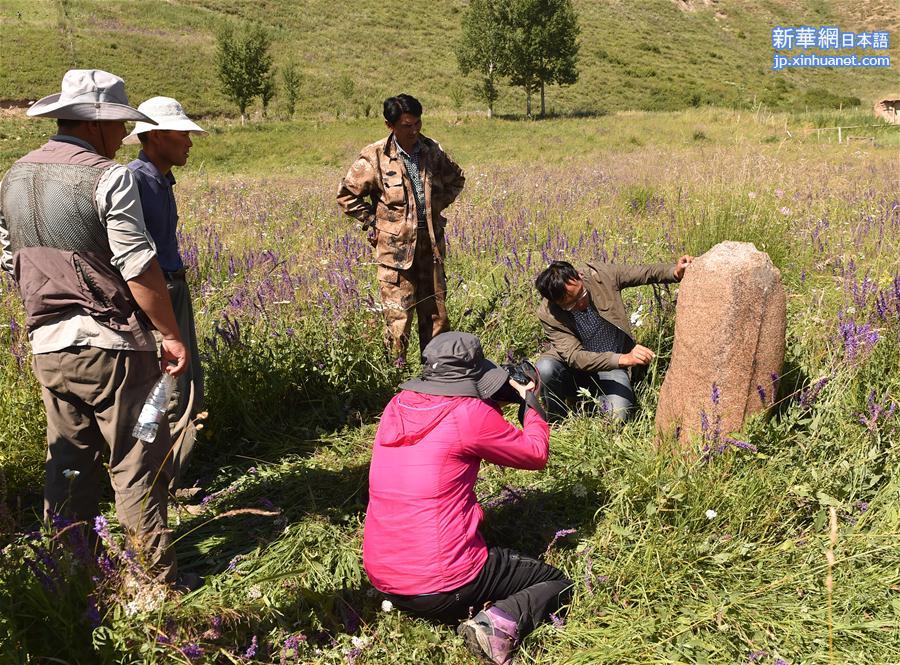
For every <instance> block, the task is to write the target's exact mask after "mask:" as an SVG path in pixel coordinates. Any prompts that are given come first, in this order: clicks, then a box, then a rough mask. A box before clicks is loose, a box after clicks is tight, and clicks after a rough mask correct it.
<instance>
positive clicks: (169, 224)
mask: <svg viewBox="0 0 900 665" xmlns="http://www.w3.org/2000/svg"><path fill="white" fill-rule="evenodd" d="M128 168H129V169H130V170H131V172H132V173H134V179H135V181H137V186H138V190H139V191H140V193H141V207H142V208H143V210H144V223H145V224H146V225H147V230H148V231H150V235H151V236H153V242H155V243H156V253H157V256H158V257H159V265H160V266H161V267H162V269H163V270H164V271H166V272H175V271H177V270H181V269H182V268H184V262H183V261H182V260H181V253H180V252H179V251H178V235H177V232H178V207H177V206H176V204H175V194H174V192H173V191H172V188H173V187H174V186H175V176H174V175H173V174H172V171H169V172H168V173H167V174H166V175H163V174H162V173H160V172H159V169H158V168H156V165H155V164H154V163H153V162H151V161H150V158H149V157H147V155H145V154H144V151H143V150H141V152H140V153H138V157H137V159H135V160H134V161H133V162H131V163H130V164H129V165H128Z"/></svg>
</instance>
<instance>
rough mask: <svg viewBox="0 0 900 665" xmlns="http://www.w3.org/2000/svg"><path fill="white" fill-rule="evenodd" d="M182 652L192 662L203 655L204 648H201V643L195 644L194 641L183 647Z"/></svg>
mask: <svg viewBox="0 0 900 665" xmlns="http://www.w3.org/2000/svg"><path fill="white" fill-rule="evenodd" d="M181 653H182V654H184V657H185V658H187V659H188V660H189V661H191V662H192V663H193V662H194V661H195V660H200V658H202V657H203V649H201V648H200V645H199V644H195V643H194V642H189V643H188V644H185V645H184V646H183V647H181Z"/></svg>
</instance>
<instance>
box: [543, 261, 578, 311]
mask: <svg viewBox="0 0 900 665" xmlns="http://www.w3.org/2000/svg"><path fill="white" fill-rule="evenodd" d="M575 279H580V275H579V274H578V271H577V270H575V266H573V265H572V264H571V263H569V262H568V261H553V262H552V263H551V264H550V265H549V266H547V269H546V270H544V271H543V272H542V273H541V274H540V275H538V276H537V278H536V279H535V280H534V287H535V288H536V289H537V290H538V293H540V294H541V295H542V296H543V297H544V298H546V299H547V300H549V301H550V302H556V301H557V300H559V299H560V298H562V297H563V296H564V295H566V282H571V281H572V280H575Z"/></svg>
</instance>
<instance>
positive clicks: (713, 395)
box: [709, 382, 720, 406]
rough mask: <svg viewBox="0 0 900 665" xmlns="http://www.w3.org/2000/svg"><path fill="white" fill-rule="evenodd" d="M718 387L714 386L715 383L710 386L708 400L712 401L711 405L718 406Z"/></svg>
mask: <svg viewBox="0 0 900 665" xmlns="http://www.w3.org/2000/svg"><path fill="white" fill-rule="evenodd" d="M719 397H720V395H719V386H718V385H716V383H715V382H713V384H712V390H711V391H710V395H709V398H710V399H711V400H712V403H713V404H715V405H717V406H718V404H719Z"/></svg>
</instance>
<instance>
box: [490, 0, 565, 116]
mask: <svg viewBox="0 0 900 665" xmlns="http://www.w3.org/2000/svg"><path fill="white" fill-rule="evenodd" d="M500 21H501V23H502V24H504V26H505V28H504V33H505V35H506V40H507V41H506V49H505V51H506V56H505V58H504V59H503V70H504V74H505V75H507V76H509V78H510V82H511V83H512V84H513V85H516V86H520V87H522V88H523V89H524V90H525V113H526V115H527V116H528V117H531V95H532V94H533V93H534V92H536V91H538V90H540V93H541V115H544V114H545V113H546V106H545V102H544V87H545V86H546V85H547V84H554V83H556V84H558V85H571V84H572V83H575V81H577V80H578V67H577V63H576V61H577V57H578V42H577V39H578V33H579V31H580V28H579V27H578V15H577V14H576V13H575V9H574V8H573V7H572V0H511V1H510V2H506V3H504V4H503V9H502V13H501V15H500Z"/></svg>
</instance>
